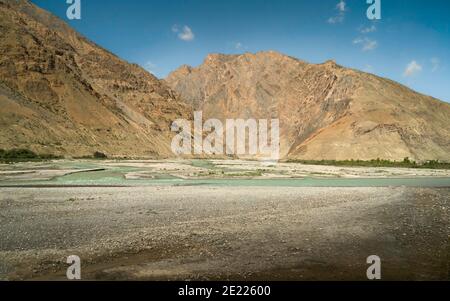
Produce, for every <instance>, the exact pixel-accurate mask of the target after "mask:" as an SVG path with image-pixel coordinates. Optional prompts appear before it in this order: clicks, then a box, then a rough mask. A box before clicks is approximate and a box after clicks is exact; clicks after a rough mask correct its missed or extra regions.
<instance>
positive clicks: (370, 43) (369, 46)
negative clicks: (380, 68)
mask: <svg viewBox="0 0 450 301" xmlns="http://www.w3.org/2000/svg"><path fill="white" fill-rule="evenodd" d="M353 44H355V45H361V46H362V50H363V51H370V50H374V49H375V48H377V47H378V42H377V41H375V40H372V39H369V38H357V39H355V40H353Z"/></svg>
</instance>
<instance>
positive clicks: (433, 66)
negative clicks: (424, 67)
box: [430, 57, 441, 72]
mask: <svg viewBox="0 0 450 301" xmlns="http://www.w3.org/2000/svg"><path fill="white" fill-rule="evenodd" d="M430 61H431V72H436V71H438V70H439V68H440V66H441V61H440V60H439V59H438V58H437V57H434V58H432V59H431V60H430Z"/></svg>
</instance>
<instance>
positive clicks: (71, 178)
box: [0, 170, 450, 187]
mask: <svg viewBox="0 0 450 301" xmlns="http://www.w3.org/2000/svg"><path fill="white" fill-rule="evenodd" d="M29 185H32V186H160V185H163V186H225V187H398V186H407V187H450V178H389V179H385V178H383V179H343V178H339V179H329V178H328V179H318V178H306V179H194V180H184V179H179V178H175V177H172V178H171V177H167V178H164V177H162V178H155V179H139V180H127V179H125V177H124V175H123V173H122V172H121V171H118V170H105V171H95V172H86V173H76V174H71V175H67V176H63V177H58V178H55V179H53V180H49V181H24V182H17V181H16V182H2V183H0V187H1V186H29Z"/></svg>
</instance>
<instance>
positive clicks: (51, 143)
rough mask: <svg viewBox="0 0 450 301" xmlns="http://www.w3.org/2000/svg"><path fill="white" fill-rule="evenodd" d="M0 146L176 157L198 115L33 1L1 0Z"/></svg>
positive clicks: (65, 152)
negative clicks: (177, 144)
mask: <svg viewBox="0 0 450 301" xmlns="http://www.w3.org/2000/svg"><path fill="white" fill-rule="evenodd" d="M0 40H1V43H0V148H2V149H11V148H28V149H31V150H33V151H36V152H39V153H49V154H58V155H69V156H83V155H91V154H92V153H93V152H94V151H100V152H104V153H106V154H108V155H110V156H128V157H130V156H153V157H167V156H171V155H172V152H171V150H170V141H171V137H172V133H171V132H170V125H171V123H172V122H173V120H175V119H177V118H188V117H189V116H190V115H191V114H192V110H191V109H188V107H187V106H186V105H185V104H184V103H181V102H180V101H179V100H178V99H177V98H176V97H175V95H174V93H173V92H172V91H171V90H170V89H169V88H168V87H167V86H166V85H165V84H164V83H163V82H161V81H160V80H158V79H157V78H155V77H154V76H153V75H151V74H149V73H148V72H146V71H145V70H143V69H142V68H140V67H139V66H137V65H133V64H129V63H127V62H125V61H123V60H121V59H119V58H118V57H116V56H115V55H113V54H111V53H110V52H108V51H106V50H104V49H102V48H100V47H99V46H97V45H95V44H94V43H92V42H90V41H88V40H87V39H86V38H84V37H82V36H81V35H79V34H78V33H76V32H75V31H74V30H72V29H71V28H70V27H69V26H68V25H67V24H66V23H64V22H63V21H61V20H60V19H58V18H56V17H54V16H53V15H51V14H50V13H48V12H46V11H44V10H42V9H40V8H38V7H36V6H35V5H33V4H31V3H30V2H29V1H26V0H19V1H17V0H0Z"/></svg>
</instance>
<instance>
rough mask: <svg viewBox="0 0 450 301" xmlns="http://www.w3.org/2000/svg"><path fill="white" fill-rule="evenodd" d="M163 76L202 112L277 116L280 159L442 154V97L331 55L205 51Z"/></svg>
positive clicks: (446, 154) (449, 117) (449, 134)
mask: <svg viewBox="0 0 450 301" xmlns="http://www.w3.org/2000/svg"><path fill="white" fill-rule="evenodd" d="M166 82H167V84H168V85H169V86H170V87H171V88H172V89H174V90H175V91H176V92H177V93H178V95H179V96H180V97H181V99H183V100H184V101H185V102H186V103H188V104H190V105H192V106H193V107H194V109H196V110H202V111H203V114H204V116H205V118H217V119H222V120H223V119H226V118H243V119H246V118H247V119H248V118H253V119H270V118H279V120H280V144H281V157H282V158H284V159H292V160H352V159H355V160H358V159H359V160H373V159H377V158H381V159H386V160H396V161H398V160H403V159H404V158H406V157H408V158H411V159H414V160H419V161H424V160H432V159H434V160H443V161H450V104H448V103H445V102H442V101H439V100H437V99H434V98H432V97H428V96H424V95H421V94H419V93H416V92H414V91H412V90H410V89H408V88H406V87H404V86H402V85H400V84H398V83H395V82H393V81H391V80H387V79H384V78H380V77H377V76H374V75H372V74H367V73H363V72H360V71H357V70H352V69H347V68H344V67H341V66H339V65H337V64H336V63H335V62H334V61H328V62H326V63H324V64H318V65H316V64H308V63H306V62H304V61H301V60H298V59H296V58H293V57H289V56H286V55H282V54H280V53H277V52H274V51H268V52H259V53H256V54H251V53H246V54H242V55H223V54H211V55H209V56H208V57H207V58H206V59H205V61H204V63H203V64H202V65H200V66H199V67H197V68H192V67H190V66H182V67H180V68H179V69H178V70H176V71H174V72H173V73H171V74H170V75H169V76H168V77H167V78H166Z"/></svg>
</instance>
